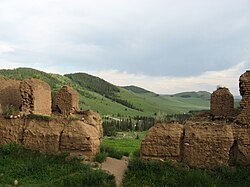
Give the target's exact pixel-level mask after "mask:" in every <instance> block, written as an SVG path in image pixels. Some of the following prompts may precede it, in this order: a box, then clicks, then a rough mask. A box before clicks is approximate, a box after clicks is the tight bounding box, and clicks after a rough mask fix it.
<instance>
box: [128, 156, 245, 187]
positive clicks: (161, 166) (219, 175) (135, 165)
mask: <svg viewBox="0 0 250 187" xmlns="http://www.w3.org/2000/svg"><path fill="white" fill-rule="evenodd" d="M123 186H124V187H127V186H128V187H131V186H152V187H153V186H159V187H161V186H162V187H164V186H180V187H182V186H197V187H199V186H200V187H214V186H231V187H232V186H234V187H236V186H239V187H244V186H245V187H247V186H250V168H249V167H246V166H240V165H238V166H237V167H236V168H234V169H232V168H229V167H220V168H217V169H214V170H201V169H190V168H188V167H186V166H185V165H181V164H179V165H173V164H172V163H171V162H158V161H143V160H140V159H139V158H135V159H133V160H131V161H130V163H129V167H128V171H127V172H126V176H125V178H124V181H123Z"/></svg>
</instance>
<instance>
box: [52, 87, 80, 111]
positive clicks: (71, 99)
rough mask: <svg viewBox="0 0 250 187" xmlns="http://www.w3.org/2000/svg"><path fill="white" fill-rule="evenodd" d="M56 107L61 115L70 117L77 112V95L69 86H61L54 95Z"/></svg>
mask: <svg viewBox="0 0 250 187" xmlns="http://www.w3.org/2000/svg"><path fill="white" fill-rule="evenodd" d="M55 103H56V106H57V108H58V110H59V112H60V113H62V114H63V115H70V114H71V113H74V112H76V111H78V110H79V97H78V93H77V92H76V91H75V90H74V89H73V88H72V87H71V86H68V85H67V86H63V87H62V88H61V89H60V90H59V91H58V92H57V94H56V99H55Z"/></svg>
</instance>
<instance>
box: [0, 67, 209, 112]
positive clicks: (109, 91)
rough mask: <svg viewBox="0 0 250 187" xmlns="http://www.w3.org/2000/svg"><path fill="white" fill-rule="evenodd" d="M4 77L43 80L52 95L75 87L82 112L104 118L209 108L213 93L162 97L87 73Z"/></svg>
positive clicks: (23, 72)
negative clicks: (92, 113) (99, 115)
mask: <svg viewBox="0 0 250 187" xmlns="http://www.w3.org/2000/svg"><path fill="white" fill-rule="evenodd" d="M0 76H2V77H5V78H12V79H17V80H23V79H26V78H30V77H35V78H39V79H42V80H44V81H45V82H47V83H48V84H49V85H50V86H51V88H52V94H54V93H55V92H56V91H57V90H59V88H61V87H62V86H63V85H65V84H68V85H71V86H72V87H74V88H75V89H76V90H77V91H78V93H79V96H80V107H81V109H83V110H85V109H92V110H95V111H98V112H99V113H101V114H102V115H114V116H120V115H122V116H137V115H139V116H154V115H156V114H157V113H165V114H177V113H186V112H188V111H190V110H204V109H209V98H210V93H208V92H203V91H200V92H183V93H178V94H174V95H159V94H156V93H154V92H151V91H148V90H146V89H143V88H140V87H137V86H127V87H120V86H115V85H113V84H111V83H109V82H107V81H105V80H103V79H101V78H99V77H96V76H92V75H89V74H86V73H74V74H66V75H59V74H52V73H46V72H43V71H39V70H36V69H31V68H17V69H13V70H6V69H2V70H0Z"/></svg>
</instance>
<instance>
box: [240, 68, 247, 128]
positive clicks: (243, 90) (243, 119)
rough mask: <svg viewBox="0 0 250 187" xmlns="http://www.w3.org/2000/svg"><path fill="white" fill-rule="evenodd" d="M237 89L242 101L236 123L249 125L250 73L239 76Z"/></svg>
mask: <svg viewBox="0 0 250 187" xmlns="http://www.w3.org/2000/svg"><path fill="white" fill-rule="evenodd" d="M239 87H240V94H241V96H242V99H241V101H240V108H241V111H240V114H239V115H238V117H237V121H238V122H239V123H241V124H250V71H246V72H245V73H244V74H242V75H241V76H240V80H239Z"/></svg>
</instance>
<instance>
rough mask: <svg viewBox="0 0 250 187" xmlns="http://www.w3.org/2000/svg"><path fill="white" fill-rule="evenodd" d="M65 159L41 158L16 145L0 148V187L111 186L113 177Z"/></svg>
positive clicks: (57, 157) (63, 157)
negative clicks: (17, 186) (11, 186)
mask: <svg viewBox="0 0 250 187" xmlns="http://www.w3.org/2000/svg"><path fill="white" fill-rule="evenodd" d="M66 156H67V155H56V156H55V155H44V154H40V153H38V152H36V151H30V150H26V149H24V148H23V147H21V146H19V145H16V144H9V145H5V146H2V147H0V186H10V185H13V184H14V181H15V180H17V181H18V182H19V185H20V186H62V187H63V186H65V187H66V186H67V187H68V186H107V187H109V186H115V182H114V177H113V176H110V175H108V174H106V173H104V172H103V171H101V170H93V169H92V168H91V167H90V166H89V165H86V164H82V163H81V160H79V159H77V158H73V159H72V160H70V161H66V159H65V158H66Z"/></svg>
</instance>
